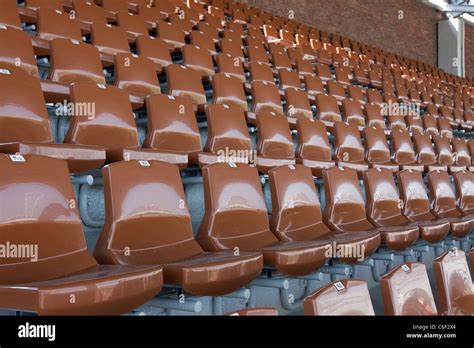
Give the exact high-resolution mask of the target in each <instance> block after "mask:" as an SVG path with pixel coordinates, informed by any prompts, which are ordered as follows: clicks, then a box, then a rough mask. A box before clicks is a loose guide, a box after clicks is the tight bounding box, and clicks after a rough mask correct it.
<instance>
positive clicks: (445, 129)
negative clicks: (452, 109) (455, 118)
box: [437, 117, 453, 138]
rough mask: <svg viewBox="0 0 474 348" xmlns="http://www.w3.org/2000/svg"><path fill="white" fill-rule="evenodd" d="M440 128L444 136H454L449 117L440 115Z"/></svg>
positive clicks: (440, 132)
mask: <svg viewBox="0 0 474 348" xmlns="http://www.w3.org/2000/svg"><path fill="white" fill-rule="evenodd" d="M437 121H438V129H439V134H440V135H442V136H446V137H448V138H452V137H453V130H452V128H451V122H450V121H449V119H447V118H445V117H438V119H437Z"/></svg>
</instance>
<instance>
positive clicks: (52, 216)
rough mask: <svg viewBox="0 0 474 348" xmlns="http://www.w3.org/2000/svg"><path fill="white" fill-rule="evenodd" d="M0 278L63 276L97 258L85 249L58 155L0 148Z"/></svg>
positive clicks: (70, 189) (5, 282) (18, 279)
mask: <svg viewBox="0 0 474 348" xmlns="http://www.w3.org/2000/svg"><path fill="white" fill-rule="evenodd" d="M0 167H1V168H2V170H1V171H0V244H1V245H3V246H6V245H8V246H9V247H8V253H7V254H6V255H5V256H6V257H1V258H0V284H1V285H8V284H26V283H31V282H38V281H43V280H50V279H55V278H60V277H63V276H68V275H71V274H73V273H76V272H80V271H82V270H85V269H87V268H91V267H94V266H95V265H96V264H97V263H96V262H95V260H94V258H93V257H92V256H91V255H90V254H89V252H88V251H87V246H86V241H85V238H84V233H83V230H82V222H81V218H80V215H79V210H78V208H77V201H76V198H75V196H74V190H73V187H72V184H71V181H70V178H69V170H68V167H67V163H66V162H65V161H62V160H58V159H54V158H50V157H43V156H36V155H28V156H24V157H21V156H20V157H18V156H15V155H12V156H7V155H1V154H0Z"/></svg>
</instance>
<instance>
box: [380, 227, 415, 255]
mask: <svg viewBox="0 0 474 348" xmlns="http://www.w3.org/2000/svg"><path fill="white" fill-rule="evenodd" d="M379 232H380V236H381V238H382V244H384V245H385V246H386V247H387V248H389V249H392V250H396V251H403V250H405V249H406V248H408V247H410V246H411V245H413V244H414V243H415V242H416V240H417V239H418V237H419V236H420V229H419V228H418V226H414V225H402V226H384V227H379Z"/></svg>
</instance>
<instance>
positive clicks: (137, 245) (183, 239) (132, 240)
mask: <svg viewBox="0 0 474 348" xmlns="http://www.w3.org/2000/svg"><path fill="white" fill-rule="evenodd" d="M103 175H104V190H105V206H106V222H105V226H104V229H103V231H102V234H101V235H100V237H99V240H98V242H97V246H96V250H95V253H94V255H95V257H96V258H97V260H98V261H99V262H100V263H101V264H125V265H163V277H164V283H165V284H171V285H176V286H179V287H181V288H183V290H185V291H187V292H189V293H191V294H195V295H206V296H218V295H224V294H227V293H230V292H232V291H235V290H237V289H239V288H241V287H242V286H244V285H246V284H247V283H248V282H250V281H251V280H252V279H253V278H255V277H256V276H258V275H259V274H260V272H261V271H262V267H263V257H262V255H261V254H260V253H255V252H254V253H251V252H243V251H242V252H241V253H239V255H235V253H234V252H233V251H227V252H203V250H202V249H201V247H200V246H199V244H198V243H197V242H196V241H195V240H194V238H193V235H192V229H191V218H190V216H189V212H188V210H187V207H186V202H185V195H184V189H183V185H182V183H181V179H180V175H179V169H178V167H177V166H176V165H174V164H169V163H164V162H160V161H150V162H148V161H127V162H120V163H115V164H111V165H108V166H106V167H104V169H103ZM163 189H165V191H163ZM133 196H137V197H140V200H132V201H130V199H131V197H133ZM158 226H159V227H158ZM140 234H141V236H140ZM157 251H159V252H157Z"/></svg>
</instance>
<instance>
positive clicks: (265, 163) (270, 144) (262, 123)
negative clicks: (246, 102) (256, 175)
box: [257, 109, 295, 173]
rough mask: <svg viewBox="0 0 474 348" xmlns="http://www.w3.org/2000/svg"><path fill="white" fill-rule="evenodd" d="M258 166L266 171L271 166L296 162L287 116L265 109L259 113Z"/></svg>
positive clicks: (260, 169)
mask: <svg viewBox="0 0 474 348" xmlns="http://www.w3.org/2000/svg"><path fill="white" fill-rule="evenodd" d="M257 131H258V135H257V137H258V143H257V166H258V169H259V171H260V172H262V173H266V172H267V171H268V170H269V169H270V168H273V167H276V166H281V165H288V164H295V151H294V149H293V139H292V138H291V132H290V126H289V124H288V120H287V118H286V117H285V116H283V115H281V114H277V113H275V112H273V111H270V110H267V109H264V110H261V111H259V112H258V113H257Z"/></svg>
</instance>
